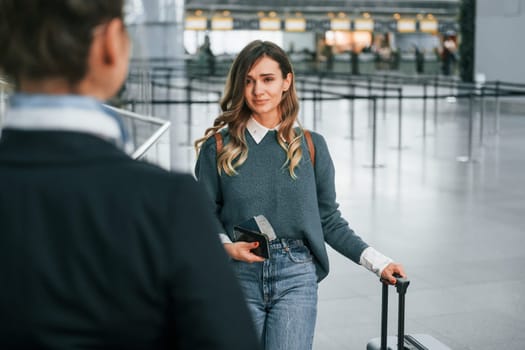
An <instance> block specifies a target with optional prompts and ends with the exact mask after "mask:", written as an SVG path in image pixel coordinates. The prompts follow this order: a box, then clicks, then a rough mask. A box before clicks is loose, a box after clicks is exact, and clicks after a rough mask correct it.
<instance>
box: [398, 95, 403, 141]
mask: <svg viewBox="0 0 525 350" xmlns="http://www.w3.org/2000/svg"><path fill="white" fill-rule="evenodd" d="M402 140H403V88H399V89H397V149H398V150H401V149H402V148H403V141H402Z"/></svg>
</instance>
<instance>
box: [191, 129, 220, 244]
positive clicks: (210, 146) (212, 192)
mask: <svg viewBox="0 0 525 350" xmlns="http://www.w3.org/2000/svg"><path fill="white" fill-rule="evenodd" d="M195 177H196V178H197V181H198V183H199V184H200V185H201V186H202V187H203V188H204V190H205V192H206V194H207V195H208V199H209V203H210V206H211V207H212V208H214V213H215V218H216V220H217V222H216V224H217V227H219V232H217V233H219V234H225V233H226V229H225V228H224V225H223V224H222V223H221V221H220V219H219V215H220V212H221V209H222V203H223V198H222V191H221V183H220V176H219V173H218V171H217V146H216V145H215V138H214V137H210V138H209V139H208V140H206V142H204V144H203V145H202V147H201V150H200V152H199V156H198V158H197V162H196V164H195Z"/></svg>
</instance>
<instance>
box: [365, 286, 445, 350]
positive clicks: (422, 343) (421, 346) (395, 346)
mask: <svg viewBox="0 0 525 350" xmlns="http://www.w3.org/2000/svg"><path fill="white" fill-rule="evenodd" d="M382 284H383V295H382V299H383V300H382V302H381V337H380V338H374V339H372V340H370V341H369V342H368V344H367V345H366V350H412V349H417V350H451V349H450V348H449V347H448V346H446V345H444V344H442V343H441V342H440V341H439V340H437V339H436V338H434V337H432V336H431V335H428V334H413V335H408V334H407V335H405V294H406V292H407V288H408V285H409V284H410V281H409V280H407V279H406V278H401V277H398V278H397V283H396V285H395V287H396V290H397V293H398V294H399V305H398V320H397V322H398V323H397V337H395V336H387V334H386V333H387V322H388V284H387V283H383V282H382Z"/></svg>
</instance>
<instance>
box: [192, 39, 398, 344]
mask: <svg viewBox="0 0 525 350" xmlns="http://www.w3.org/2000/svg"><path fill="white" fill-rule="evenodd" d="M221 108H222V114H220V115H219V116H218V117H217V118H216V120H215V122H214V125H213V127H211V128H209V129H208V130H206V134H205V137H203V138H201V139H199V140H197V141H196V142H195V146H196V148H197V150H198V152H199V157H198V160H197V164H196V168H195V172H196V176H197V178H198V180H199V182H200V183H202V184H203V185H204V187H205V189H206V190H207V192H208V193H209V194H210V195H211V198H212V199H213V200H214V202H215V204H214V205H215V207H216V215H217V218H218V219H219V221H220V224H221V226H222V232H220V234H221V239H222V242H223V244H224V248H225V249H226V252H227V253H228V255H229V256H230V257H231V258H232V261H233V266H234V270H235V272H236V274H237V277H238V278H239V280H240V282H241V285H242V287H243V290H244V293H245V296H246V299H247V302H248V305H249V308H250V310H251V312H252V316H253V319H254V322H255V326H256V329H257V332H258V334H259V336H260V338H261V341H262V343H263V344H264V347H265V349H268V350H276V349H283V350H284V349H286V350H294V349H297V350H305V349H311V347H312V342H313V335H314V328H315V319H316V312H317V283H318V282H319V281H320V280H322V279H323V278H324V277H326V275H327V274H328V256H327V252H326V248H325V242H327V243H328V244H330V245H331V246H332V247H333V248H335V249H336V250H337V251H339V252H340V253H341V254H343V255H345V256H347V257H348V258H350V259H352V260H353V261H354V262H356V263H360V264H362V265H364V266H365V267H367V268H368V269H370V270H372V271H374V272H375V273H377V274H378V275H380V276H381V277H382V278H384V279H385V280H387V281H388V282H389V283H392V284H393V283H395V278H394V277H393V275H394V274H395V273H397V274H399V275H401V276H405V273H404V271H403V267H402V266H401V265H399V264H396V263H393V262H392V260H391V259H389V258H387V257H385V256H383V255H382V254H380V253H379V252H377V251H376V250H374V249H373V248H371V247H369V246H368V245H367V244H366V243H365V242H364V241H363V240H361V238H360V237H359V236H357V235H356V234H355V233H354V232H353V231H352V230H351V229H350V227H349V226H348V223H347V222H346V221H345V220H344V219H343V218H342V217H341V214H340V212H339V210H338V205H337V203H336V198H335V186H334V167H333V164H332V160H331V158H330V154H329V152H328V148H327V145H326V142H325V140H324V139H323V137H322V136H321V135H319V134H317V133H312V139H313V143H314V145H315V162H314V164H313V162H312V160H313V159H314V158H313V157H312V155H310V154H309V148H308V146H307V142H306V141H305V138H304V132H303V130H302V129H301V128H300V127H295V124H296V123H297V114H298V110H299V105H298V99H297V95H296V92H295V86H294V75H293V70H292V66H291V64H290V62H289V60H288V58H287V56H286V54H285V53H284V51H283V50H282V49H281V48H280V47H278V46H277V45H275V44H274V43H271V42H267V41H259V40H257V41H254V42H252V43H250V44H248V45H247V46H246V47H245V48H244V49H243V50H242V51H241V52H240V53H239V55H238V56H237V58H236V59H235V61H234V62H233V64H232V67H231V69H230V72H229V75H228V79H227V82H226V87H225V93H224V96H223V98H222V100H221ZM217 133H220V134H221V139H222V142H223V144H224V147H220V143H218V141H217V139H216V137H212V136H214V135H215V134H217ZM218 145H219V149H218V148H217V146H218ZM259 215H263V216H264V217H265V218H266V219H267V220H268V221H269V223H270V224H271V226H272V227H273V230H274V231H275V233H276V236H277V239H275V240H272V241H271V242H270V257H269V258H268V259H263V258H261V257H260V256H258V255H256V254H254V253H253V252H252V250H253V249H254V248H256V247H257V243H248V242H232V238H233V227H234V226H235V225H238V224H240V223H243V222H245V221H247V220H249V219H250V218H252V217H254V216H259Z"/></svg>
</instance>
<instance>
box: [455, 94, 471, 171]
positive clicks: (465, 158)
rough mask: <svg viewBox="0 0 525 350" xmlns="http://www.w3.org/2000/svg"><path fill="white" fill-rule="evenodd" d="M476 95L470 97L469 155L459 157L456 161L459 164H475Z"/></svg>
mask: <svg viewBox="0 0 525 350" xmlns="http://www.w3.org/2000/svg"><path fill="white" fill-rule="evenodd" d="M473 135H474V95H473V93H472V92H471V93H470V96H469V118H468V155H466V156H459V157H457V158H456V159H457V160H458V161H459V162H465V163H466V162H473V161H474V159H473V149H474V145H473V143H474V138H473Z"/></svg>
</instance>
